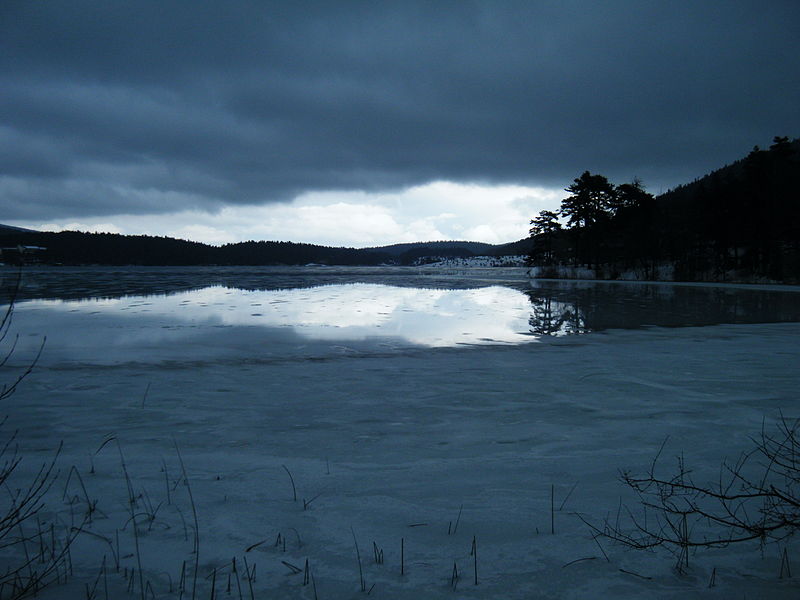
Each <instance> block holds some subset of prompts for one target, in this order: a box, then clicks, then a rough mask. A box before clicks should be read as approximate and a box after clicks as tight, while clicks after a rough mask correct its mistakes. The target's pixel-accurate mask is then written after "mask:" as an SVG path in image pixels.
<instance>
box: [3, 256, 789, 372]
mask: <svg viewBox="0 0 800 600" xmlns="http://www.w3.org/2000/svg"><path fill="white" fill-rule="evenodd" d="M6 280H7V281H10V280H13V275H10V274H8V273H7V274H6ZM16 312H17V317H16V318H17V325H18V326H19V327H20V328H21V329H22V330H23V331H25V332H26V336H27V342H28V344H27V346H30V345H31V344H35V339H36V337H37V336H45V335H46V336H47V338H48V352H47V354H46V356H45V360H55V359H56V357H58V358H59V359H63V360H74V361H83V362H88V363H97V362H100V363H104V364H119V363H124V362H148V363H156V364H158V363H163V362H165V361H169V362H171V363H174V362H175V361H195V360H236V359H239V358H244V359H247V360H251V361H256V360H261V361H268V360H280V361H286V360H292V359H300V360H302V359H306V358H322V357H328V356H332V355H339V354H350V355H354V356H355V355H358V356H368V355H375V354H385V353H387V352H404V351H409V350H413V349H415V348H417V349H421V348H426V347H454V346H469V345H485V344H522V343H530V342H533V341H537V340H539V339H541V338H542V337H547V336H562V335H570V334H582V333H590V332H599V331H604V330H609V329H636V328H643V327H682V326H703V325H717V324H725V323H727V324H736V323H769V322H793V321H800V307H799V306H798V302H797V296H796V295H795V294H794V293H793V292H792V291H785V290H781V289H780V288H774V289H770V288H755V289H754V288H743V287H741V286H739V287H737V286H701V285H661V284H642V283H616V282H612V283H606V282H598V283H590V282H578V283H576V282H556V281H548V282H544V281H538V282H530V281H529V280H528V279H527V277H526V275H525V270H524V269H516V268H502V269H500V268H493V269H470V270H465V269H461V270H443V269H436V268H432V267H430V268H427V269H425V268H421V269H412V268H329V267H305V268H296V267H292V268H289V267H284V268H280V267H278V268H276V267H264V268H239V269H237V268H188V269H178V268H148V269H136V268H122V269H116V270H110V269H107V268H94V269H91V268H90V269H39V270H35V269H32V270H30V271H29V272H26V274H25V281H24V283H23V286H22V289H21V293H20V297H19V298H18V302H17V311H16ZM23 346H26V344H24V341H23Z"/></svg>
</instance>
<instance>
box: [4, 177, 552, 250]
mask: <svg viewBox="0 0 800 600" xmlns="http://www.w3.org/2000/svg"><path fill="white" fill-rule="evenodd" d="M563 194H564V192H563V191H562V190H560V189H552V188H543V187H528V186H520V185H498V186H490V185H478V184H461V183H453V182H449V181H435V182H432V183H428V184H425V185H420V186H415V187H411V188H407V189H405V190H402V191H398V192H374V193H367V192H363V191H336V192H309V193H306V194H302V195H301V196H298V197H297V198H295V199H294V201H292V202H290V203H275V204H264V205H260V206H249V205H248V206H231V205H228V206H226V207H225V208H223V209H221V210H220V211H218V212H217V213H210V212H204V211H199V210H195V211H181V212H175V213H170V214H150V215H115V216H104V217H102V220H101V219H98V220H96V221H95V220H92V219H82V220H81V221H80V222H78V221H71V222H64V223H20V222H17V223H12V224H14V225H18V226H21V227H29V228H31V229H40V230H46V231H61V230H65V229H77V230H80V231H92V232H100V231H105V232H111V233H123V234H149V235H166V236H170V237H176V238H181V239H188V240H193V241H198V242H204V243H208V244H214V245H220V244H226V243H235V242H240V241H245V240H276V241H292V242H305V243H311V244H321V245H326V246H349V247H356V248H362V247H370V246H382V245H387V244H393V243H400V242H419V241H434V240H470V241H478V242H488V243H492V244H502V243H506V242H513V241H516V240H519V239H521V238H524V237H526V236H527V235H528V228H529V222H530V220H531V218H533V217H534V216H535V215H536V214H537V213H538V212H539V211H541V210H545V209H547V210H555V209H557V208H558V205H559V203H560V201H561V198H562V197H563Z"/></svg>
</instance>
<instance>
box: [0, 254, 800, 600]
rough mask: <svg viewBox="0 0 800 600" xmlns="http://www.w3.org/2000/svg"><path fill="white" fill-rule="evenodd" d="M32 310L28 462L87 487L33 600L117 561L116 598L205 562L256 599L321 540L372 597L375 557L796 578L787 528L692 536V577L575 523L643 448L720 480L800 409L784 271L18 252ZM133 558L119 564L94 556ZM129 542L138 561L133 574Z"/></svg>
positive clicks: (511, 568) (68, 497) (381, 584)
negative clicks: (627, 271)
mask: <svg viewBox="0 0 800 600" xmlns="http://www.w3.org/2000/svg"><path fill="white" fill-rule="evenodd" d="M12 275H13V272H12V271H5V272H4V273H3V276H4V283H5V284H7V283H8V281H9V278H10V277H11V276H12ZM16 308H17V309H16V311H15V316H14V322H13V332H14V333H19V335H20V342H19V345H18V347H17V352H16V353H15V355H14V360H13V361H12V362H13V364H12V365H6V366H5V367H4V368H3V371H2V372H0V375H4V377H5V378H6V379H5V381H8V378H9V377H10V376H11V375H12V374H13V373H16V372H18V371H19V369H20V368H22V367H23V366H24V365H25V364H26V361H27V360H29V359H30V357H31V356H32V355H33V353H34V352H35V351H36V349H37V348H38V347H39V344H40V343H41V340H42V337H43V336H45V335H46V336H47V342H46V345H45V349H44V353H43V355H42V358H41V360H40V363H39V365H38V366H37V368H36V369H35V370H34V372H33V373H32V374H31V376H30V377H29V378H27V379H26V380H25V381H24V382H23V383H22V385H21V386H20V387H19V389H18V390H17V393H16V394H15V395H14V397H13V399H12V400H10V401H9V402H8V403H7V404H6V406H5V408H6V412H7V413H8V421H7V423H6V425H5V428H4V431H5V432H6V433H8V432H9V431H11V430H14V429H19V431H20V433H19V436H18V443H19V444H20V448H21V451H22V453H23V456H24V457H25V461H23V464H22V465H21V467H20V469H19V472H18V473H17V477H20V478H22V479H23V480H24V478H25V475H26V474H30V473H35V472H36V470H37V469H38V467H39V465H40V464H41V462H42V461H43V460H45V459H46V458H47V457H48V456H51V455H52V453H53V451H54V449H55V447H56V446H57V445H58V444H59V442H61V441H63V442H64V449H63V451H62V454H61V456H60V458H59V464H60V466H61V471H62V478H61V479H60V480H59V482H58V483H57V484H56V485H54V486H53V489H52V494H51V495H52V497H51V498H50V499H49V500H48V502H47V507H46V511H45V512H44V513H43V515H42V518H43V519H45V521H46V522H50V521H52V522H54V523H57V524H58V527H59V528H61V529H62V530H64V531H67V530H69V528H70V526H72V527H74V524H75V522H76V520H78V521H79V519H80V518H81V515H82V514H84V512H85V511H86V508H87V506H88V505H89V504H90V503H91V502H93V501H94V502H96V510H95V511H94V512H93V519H92V521H91V522H90V523H88V524H86V525H84V527H83V528H84V529H85V530H86V531H88V532H89V533H87V534H85V535H82V536H80V537H79V538H78V540H77V541H76V542H75V544H74V546H73V549H72V561H73V563H74V566H75V575H74V576H73V577H72V578H70V580H69V581H68V583H67V584H62V585H60V586H57V587H54V588H52V589H51V591H50V592H49V593H45V594H42V595H40V597H44V598H68V599H72V598H75V599H78V598H81V599H83V598H86V588H85V583H87V582H89V583H91V582H92V581H95V580H96V578H97V576H98V574H103V576H104V578H105V579H104V581H106V583H107V585H108V586H109V589H110V590H111V591H110V592H109V597H114V598H117V597H119V598H124V597H132V598H138V597H140V589H139V586H140V581H141V582H147V583H148V584H149V586H150V588H149V589H151V590H153V594H152V595H153V596H154V597H156V598H170V599H173V598H174V599H177V598H179V597H182V598H188V597H191V589H189V587H187V586H184V591H183V593H181V592H180V591H179V585H178V582H179V581H180V579H181V573H182V572H183V573H184V575H186V580H187V581H192V580H193V572H194V564H195V560H197V572H198V575H197V580H196V588H197V597H198V598H208V597H210V588H211V586H212V582H214V585H215V589H216V590H217V594H218V595H219V596H220V597H227V596H224V594H225V593H226V591H225V588H226V585H227V581H228V577H229V576H233V577H234V581H233V583H232V584H231V585H232V588H231V589H232V591H231V594H232V597H238V590H237V587H236V585H237V584H236V579H237V577H238V579H239V583H240V584H241V585H242V586H244V587H243V597H244V598H249V597H250V591H249V585H250V584H251V583H252V584H253V587H254V597H255V598H270V597H285V598H304V599H305V598H309V599H310V598H314V597H315V591H314V590H313V589H312V586H311V585H310V584H309V585H303V583H304V581H303V579H304V574H303V573H302V572H301V573H299V574H293V571H292V569H291V568H290V567H288V566H287V563H288V564H289V565H293V566H297V567H299V568H300V569H301V570H302V569H303V568H304V565H305V561H306V560H308V561H309V565H310V570H311V574H312V575H313V578H314V584H315V586H316V594H317V597H318V598H325V599H330V598H358V597H363V596H364V595H365V594H364V593H362V592H361V591H360V588H361V585H360V578H361V577H362V576H363V578H364V580H365V584H366V588H367V590H370V589H371V590H372V591H371V593H370V595H371V596H375V597H379V598H400V599H403V598H409V599H410V598H414V599H418V598H421V597H423V598H452V597H464V598H501V597H502V598H509V599H510V598H519V599H523V598H525V599H527V598H532V597H537V598H538V597H542V598H598V597H615V598H639V597H658V598H676V599H677V598H681V599H684V598H707V597H710V598H730V597H732V596H733V597H742V595H745V596H746V597H748V598H750V597H770V598H795V597H798V594H800V588H798V584H797V583H796V579H791V578H780V577H779V573H780V570H781V569H780V565H781V558H782V553H783V552H784V550H786V551H787V552H788V553H789V554H788V555H789V556H790V557H791V560H792V566H793V567H794V566H795V561H796V558H795V557H796V556H797V555H798V554H797V552H798V550H800V548H798V547H797V545H796V543H793V542H791V540H790V541H788V542H781V543H779V544H777V543H770V544H766V545H765V546H764V547H763V548H760V547H759V544H758V543H757V542H754V543H752V544H735V545H732V546H730V547H728V548H724V549H714V550H704V551H703V550H699V551H697V552H696V553H693V554H692V558H691V563H690V565H691V566H690V569H689V570H688V572H687V573H684V574H678V573H676V571H675V570H674V569H673V567H674V565H675V558H674V557H673V556H672V555H671V554H669V553H668V552H666V551H665V550H659V551H657V552H655V553H644V552H634V551H631V550H627V549H625V548H624V547H620V546H618V545H615V544H613V543H611V542H610V541H609V540H603V539H599V540H595V539H593V537H592V536H591V535H590V533H589V531H588V530H587V526H586V525H585V524H584V522H583V521H582V520H581V519H584V520H587V521H589V522H593V523H598V524H599V523H601V522H602V520H603V519H605V518H608V516H609V515H615V514H617V513H618V512H621V513H622V514H623V516H624V514H626V511H625V510H621V509H620V506H624V507H628V508H630V509H631V510H632V511H635V510H636V508H637V499H636V497H635V496H633V495H632V494H631V493H630V490H626V489H625V488H624V486H622V484H621V483H620V482H619V469H623V468H629V469H632V470H634V471H641V470H642V469H646V468H647V467H648V466H649V465H650V464H651V461H652V460H653V458H654V456H655V454H656V453H657V452H658V450H659V448H660V446H661V445H662V443H664V441H665V439H666V440H667V443H666V444H665V448H664V457H665V463H666V464H665V465H664V468H665V470H667V471H668V470H669V469H668V467H672V466H673V465H674V460H675V456H679V455H682V456H683V457H684V459H685V461H686V463H687V464H689V465H690V466H691V467H692V468H693V477H695V478H696V479H697V480H700V481H706V480H710V481H714V480H715V479H716V478H718V477H719V465H720V463H721V461H722V460H724V459H725V458H728V459H735V458H736V457H737V456H738V455H739V453H740V452H742V451H745V450H749V449H750V446H751V443H752V442H751V439H752V437H753V436H756V435H757V434H758V432H759V431H760V429H761V427H762V424H764V426H765V427H770V426H773V425H774V424H775V423H776V421H777V420H778V419H779V418H780V416H781V414H783V415H784V416H788V417H789V418H795V417H798V416H800V413H798V396H797V390H798V389H800V374H799V373H800V368H798V367H800V350H799V349H798V343H797V340H798V339H800V337H798V336H800V323H798V321H800V293H798V291H796V290H793V289H781V288H753V287H747V288H744V287H736V286H699V285H661V284H638V283H601V282H599V283H586V282H537V283H535V284H533V285H532V284H531V283H530V282H529V281H528V279H527V278H526V277H525V271H524V269H513V268H511V269H506V268H503V269H499V268H495V269H462V270H453V271H444V270H437V269H435V268H421V269H408V268H397V269H381V268H375V269H371V268H364V269H338V268H304V269H297V268H277V269H275V268H263V269H231V268H208V269H166V268H165V269H133V268H126V269H117V270H107V269H99V268H87V269H66V268H65V269H39V270H37V269H32V270H30V271H28V272H26V274H25V280H24V285H23V288H22V290H21V296H20V298H19V302H18V304H17V307H16ZM109 440H111V441H109ZM176 446H177V447H179V448H180V452H181V455H182V458H183V461H184V463H185V466H186V470H187V474H188V482H189V483H190V484H191V490H192V492H193V498H194V502H195V505H196V506H195V508H196V510H197V515H198V531H199V554H196V553H195V552H194V546H193V542H194V539H195V533H194V525H193V520H192V517H191V515H192V504H191V502H190V498H189V495H188V493H187V486H186V485H185V484H186V482H185V481H184V480H183V479H182V478H181V476H180V470H181V467H180V463H179V460H178V457H177V452H176ZM120 452H123V453H124V456H125V464H126V469H127V471H128V473H129V474H130V477H131V481H132V483H131V485H132V488H133V490H134V493H135V495H136V497H137V500H136V503H137V510H139V511H140V513H139V514H140V515H142V516H139V517H137V522H138V523H139V528H138V529H137V531H138V536H136V537H135V536H133V527H132V526H131V524H130V513H129V512H128V509H127V505H126V501H125V496H126V486H127V484H126V481H125V477H124V473H123V470H122V468H121V458H120ZM72 467H75V469H72V472H73V473H74V472H75V471H77V472H78V473H80V474H81V475H82V484H83V487H85V490H86V491H85V493H84V490H83V488H82V486H81V485H79V484H78V483H76V478H75V476H74V475H73V477H72V480H71V481H70V482H66V481H65V480H64V476H65V475H66V474H67V473H68V472H70V471H71V468H72ZM289 472H290V473H291V474H292V480H290V477H289V475H288V473H289ZM181 484H182V485H181ZM293 487H296V489H295V490H294V491H293ZM295 492H296V496H297V499H296V500H295V499H294V495H295ZM551 494H553V496H554V498H555V500H553V498H552V497H551ZM87 498H89V502H87V501H86V499H87ZM553 504H554V509H552V510H551V505H553ZM553 510H554V511H555V512H553ZM148 515H149V516H152V517H153V518H152V519H150V518H149V516H148ZM578 515H580V518H579V516H578ZM623 520H624V519H623ZM553 523H554V525H553ZM70 524H72V525H70ZM456 524H457V525H456ZM551 527H552V529H553V531H554V533H551ZM454 528H455V530H454ZM354 536H355V537H356V539H357V541H358V544H359V547H360V555H361V559H362V574H361V575H360V574H359V567H358V562H357V555H356V551H355V544H354ZM117 537H118V538H119V545H120V546H119V551H117V550H116V549H115V544H116V541H115V540H116V538H117ZM473 539H475V540H476V543H477V546H478V549H479V550H478V556H479V559H478V561H477V566H478V569H479V580H480V581H479V585H477V586H475V585H474V582H473V569H474V566H475V562H474V561H475V559H474V555H472V554H471V550H472V541H473ZM108 540H111V541H112V543H109V542H108ZM136 543H138V544H139V551H138V552H137V550H136V548H135V547H136ZM373 543H374V546H373ZM401 546H402V548H403V556H402V558H401ZM374 549H380V550H382V551H383V553H384V556H385V561H384V562H383V563H382V564H378V563H377V562H376V560H374V559H375V556H374V555H373V550H374ZM117 554H118V555H119V561H120V572H116V571H115V570H114V569H110V568H109V569H107V570H106V571H103V570H102V567H101V565H102V563H103V559H104V557H105V558H106V561H107V563H106V564H108V565H110V564H111V562H112V558H113V556H116V555H117ZM233 557H236V558H237V561H238V563H237V564H238V565H239V570H238V571H237V574H236V575H233V563H232V558H233ZM245 559H247V561H248V565H249V566H250V567H252V566H253V565H256V564H257V568H258V577H257V578H256V579H255V580H254V581H245V579H244V578H243V577H241V573H242V570H241V565H242V564H243V561H244V560H245ZM3 560H5V561H6V562H8V561H9V560H10V557H9V556H8V555H7V554H5V555H4V554H2V552H0V566H2V562H3ZM139 563H141V567H142V571H143V573H144V576H143V578H142V580H139V579H138V577H137V578H131V577H130V576H128V575H127V573H128V572H129V571H126V570H125V569H128V570H129V569H133V568H138V565H139ZM401 564H402V569H403V573H402V574H401V572H400V571H401ZM454 564H455V565H456V566H457V569H458V570H459V572H460V574H461V575H460V579H459V581H458V582H457V591H456V592H455V593H454V591H453V583H452V574H453V569H454ZM215 573H216V575H214V574H215ZM631 573H633V574H631ZM712 575H713V578H714V581H715V585H714V587H712V588H709V581H710V580H711V578H712ZM372 586H374V588H373V587H372ZM126 590H130V593H129V592H127V591H126ZM98 592H99V595H98V596H97V597H98V598H103V595H102V592H100V590H99V589H98ZM48 594H49V595H48ZM148 597H150V592H148Z"/></svg>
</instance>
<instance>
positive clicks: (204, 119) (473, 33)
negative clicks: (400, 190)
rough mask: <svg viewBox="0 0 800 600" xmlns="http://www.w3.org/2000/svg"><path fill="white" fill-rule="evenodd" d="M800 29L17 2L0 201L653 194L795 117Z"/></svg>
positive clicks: (588, 14) (5, 43)
mask: <svg viewBox="0 0 800 600" xmlns="http://www.w3.org/2000/svg"><path fill="white" fill-rule="evenodd" d="M694 4H697V5H699V6H694ZM798 23H800V5H798V4H797V3H796V2H791V1H790V2H766V3H764V2H732V1H725V2H702V3H693V4H692V5H690V4H689V3H663V2H643V1H631V2H602V3H597V2H558V3H556V2H541V3H538V2H473V3H469V2H433V3H413V2H402V3H400V2H387V3H381V2H343V3H327V2H319V3H301V2H277V3H267V2H255V1H254V2H213V3H212V2H208V3H204V2H199V1H194V2H79V1H75V0H70V1H63V2H29V1H19V2H18V1H15V0H11V1H10V2H9V1H6V2H4V3H3V4H2V5H0V202H2V206H3V219H5V220H14V219H17V220H19V219H44V218H58V217H62V216H63V217H67V216H80V215H95V216H97V215H103V214H117V213H145V212H154V211H170V210H178V209H181V208H208V209H213V208H216V207H218V206H220V205H221V204H223V203H259V202H273V201H279V200H285V199H288V198H291V197H292V196H293V195H295V194H298V193H300V192H302V191H304V190H311V189H349V188H354V189H356V188H357V189H381V188H386V187H402V186H406V185H413V184H419V183H424V182H426V181H430V180H432V179H437V178H443V179H451V180H462V181H483V182H498V183H499V182H503V183H512V182H513V183H532V184H544V185H555V186H560V187H563V186H564V185H566V184H567V183H569V182H570V181H571V179H572V178H573V177H575V176H577V175H578V174H579V173H580V172H581V171H583V170H584V169H590V170H595V171H600V172H603V173H605V174H607V175H608V176H609V177H611V178H612V179H614V180H616V181H622V180H627V179H630V178H632V177H634V176H639V177H642V178H643V179H644V180H645V183H646V184H648V185H649V187H650V189H651V190H653V191H658V189H659V188H660V187H667V186H671V185H675V184H677V183H681V182H683V181H685V180H687V179H691V178H693V177H695V176H699V175H702V174H703V173H705V172H706V171H708V170H709V169H711V168H714V167H717V166H720V165H721V164H722V163H724V162H726V161H730V160H733V159H735V158H738V157H739V156H741V155H742V154H743V153H746V152H747V151H748V150H749V149H750V147H751V146H752V145H753V144H756V143H759V144H762V145H763V144H768V143H769V141H770V140H771V138H772V136H773V135H789V136H793V137H794V136H797V135H800V112H799V111H798V110H797V106H800V75H798V73H800V69H798V64H797V62H798V61H797V59H796V48H797V42H798V37H800V36H798V33H797V32H798V29H797V25H798Z"/></svg>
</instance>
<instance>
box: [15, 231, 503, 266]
mask: <svg viewBox="0 0 800 600" xmlns="http://www.w3.org/2000/svg"><path fill="white" fill-rule="evenodd" d="M492 248H494V247H493V246H491V245H490V244H481V243H477V242H422V243H414V244H398V245H394V246H388V247H385V248H364V249H356V248H331V247H328V246H318V245H314V244H297V243H293V242H267V241H259V242H255V241H249V242H240V243H237V244H226V245H224V246H220V247H217V246H209V245H207V244H201V243H199V242H190V241H186V240H178V239H174V238H169V237H154V236H147V235H120V234H114V233H84V232H77V231H62V232H58V233H53V232H35V231H31V230H20V229H17V228H4V227H3V226H0V249H2V250H3V254H2V257H1V258H2V261H4V262H7V263H18V262H25V263H46V264H64V265H91V264H98V265H147V266H154V265H305V264H310V263H311V264H322V265H379V264H401V265H403V264H413V263H414V262H415V261H418V260H419V259H421V258H422V257H427V256H452V257H469V256H474V255H476V254H485V253H488V251H489V250H491V249H492Z"/></svg>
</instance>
